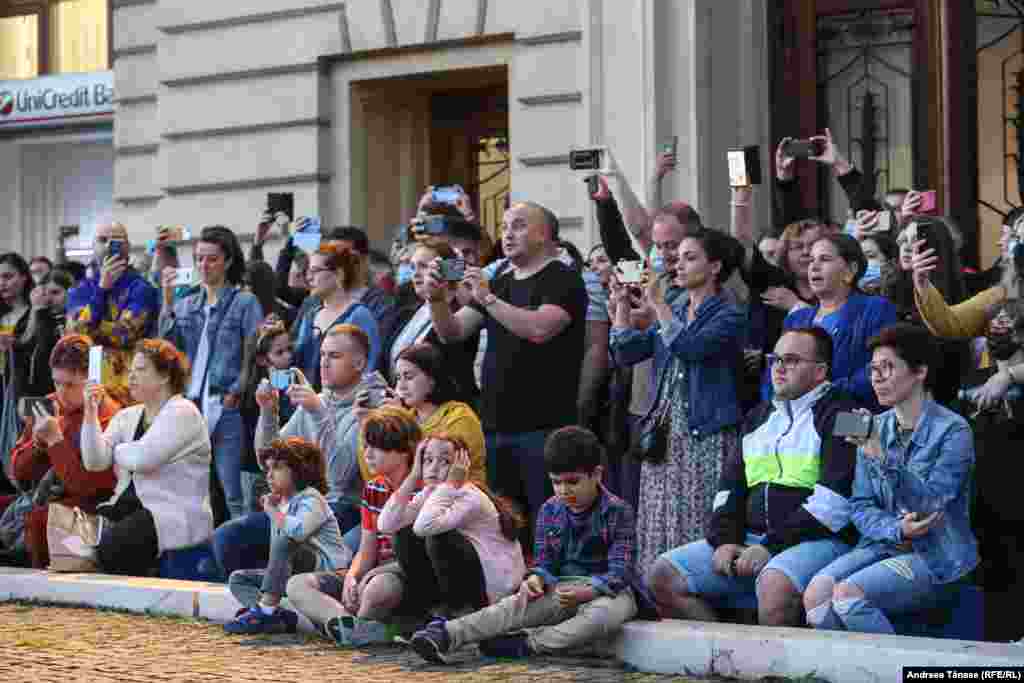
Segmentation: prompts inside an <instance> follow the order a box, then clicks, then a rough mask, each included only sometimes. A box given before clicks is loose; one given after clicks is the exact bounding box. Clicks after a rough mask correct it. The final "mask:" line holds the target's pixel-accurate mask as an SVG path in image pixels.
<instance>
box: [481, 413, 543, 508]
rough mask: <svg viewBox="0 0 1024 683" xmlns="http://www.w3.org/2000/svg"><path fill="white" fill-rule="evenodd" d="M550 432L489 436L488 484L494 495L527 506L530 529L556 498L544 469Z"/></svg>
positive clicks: (486, 439)
mask: <svg viewBox="0 0 1024 683" xmlns="http://www.w3.org/2000/svg"><path fill="white" fill-rule="evenodd" d="M550 433H551V430H540V431H537V432H522V433H519V434H506V433H500V432H490V433H488V434H486V435H485V441H486V444H487V484H488V485H489V486H490V487H491V490H492V491H495V492H496V493H499V494H501V495H504V496H508V497H509V498H512V499H514V500H516V501H518V502H519V503H522V504H524V505H526V506H527V509H529V511H530V521H531V528H532V522H533V520H534V519H536V516H537V511H538V510H540V507H541V506H542V505H543V504H544V503H545V502H546V501H547V499H548V498H550V497H551V496H553V495H554V489H553V488H552V487H551V480H550V479H549V478H548V473H547V470H546V469H545V467H544V442H545V441H546V440H547V438H548V434H550Z"/></svg>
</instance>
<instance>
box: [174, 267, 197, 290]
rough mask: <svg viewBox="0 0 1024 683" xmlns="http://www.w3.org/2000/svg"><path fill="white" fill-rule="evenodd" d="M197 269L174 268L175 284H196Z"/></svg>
mask: <svg viewBox="0 0 1024 683" xmlns="http://www.w3.org/2000/svg"><path fill="white" fill-rule="evenodd" d="M194 277H195V271H194V270H193V269H192V268H175V269H174V286H175V287H191V286H192V285H193V284H194V282H195V281H194Z"/></svg>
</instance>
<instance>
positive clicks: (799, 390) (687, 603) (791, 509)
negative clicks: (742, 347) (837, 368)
mask: <svg viewBox="0 0 1024 683" xmlns="http://www.w3.org/2000/svg"><path fill="white" fill-rule="evenodd" d="M767 358H768V362H769V364H770V366H769V367H770V368H771V379H772V385H773V387H774V390H775V391H774V399H773V400H771V401H765V402H763V403H761V404H760V405H759V406H757V407H756V408H755V409H754V410H752V411H751V412H750V414H749V415H747V418H746V422H745V424H744V427H743V449H742V457H741V458H734V459H731V460H727V461H726V462H724V463H723V464H722V474H721V476H720V478H719V487H718V493H717V494H716V495H715V500H714V512H713V513H712V517H711V523H710V525H709V528H708V535H707V538H706V539H705V540H702V541H696V542H694V543H689V544H687V545H685V546H682V547H680V548H676V549H674V550H670V551H669V552H667V553H665V554H664V555H662V556H661V557H659V558H658V559H657V560H656V561H655V563H654V564H653V565H652V567H651V569H650V571H649V573H648V577H647V578H648V583H649V584H650V587H651V589H652V591H653V593H654V597H655V599H656V600H657V602H658V607H659V611H660V612H661V614H662V616H664V617H674V618H683V619H698V620H703V621H714V620H716V614H715V611H714V607H715V606H717V607H729V606H740V605H742V604H744V603H745V602H746V601H747V600H749V597H750V596H751V595H755V596H756V598H757V609H758V620H759V622H760V623H761V624H762V625H765V626H798V625H800V623H802V617H803V615H802V595H803V592H804V590H805V589H806V588H807V584H808V583H809V582H810V580H811V579H812V578H813V577H814V575H815V574H817V572H818V571H819V570H821V569H822V568H824V567H825V566H826V565H828V564H829V563H830V562H832V561H833V560H835V559H837V558H838V557H840V556H842V555H844V554H846V553H847V552H849V550H850V548H852V547H853V545H854V542H855V540H856V531H855V529H854V527H853V525H852V524H851V523H850V501H849V498H850V494H851V489H852V487H853V476H854V470H855V465H856V458H857V452H856V449H855V448H854V447H853V446H852V445H850V444H849V443H848V442H847V441H846V440H845V439H843V438H841V437H837V436H832V431H833V425H834V424H835V420H836V415H837V414H839V413H840V412H844V411H851V410H853V409H854V408H856V407H857V404H856V403H854V402H853V400H852V399H850V398H849V397H847V396H845V395H844V394H842V393H841V392H840V390H839V389H837V388H835V387H833V386H832V384H831V383H830V382H829V381H828V376H829V366H830V364H831V362H832V338H831V337H829V335H828V333H827V332H825V331H824V330H823V329H821V328H818V327H803V328H796V329H792V330H788V331H787V332H786V333H785V334H783V335H782V337H781V338H780V339H779V341H778V342H777V343H776V344H775V353H772V354H768V356H767Z"/></svg>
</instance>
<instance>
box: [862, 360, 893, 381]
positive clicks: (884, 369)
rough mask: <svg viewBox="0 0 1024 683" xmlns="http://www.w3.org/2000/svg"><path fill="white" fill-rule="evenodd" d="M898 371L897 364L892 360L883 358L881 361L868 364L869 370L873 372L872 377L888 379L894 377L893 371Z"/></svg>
mask: <svg viewBox="0 0 1024 683" xmlns="http://www.w3.org/2000/svg"><path fill="white" fill-rule="evenodd" d="M895 371H896V366H895V365H893V363H892V362H891V361H887V360H883V361H882V362H881V363H871V364H870V365H868V372H870V373H871V379H879V380H886V379H889V378H890V377H892V373H893V372H895Z"/></svg>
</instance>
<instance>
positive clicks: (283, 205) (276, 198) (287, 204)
mask: <svg viewBox="0 0 1024 683" xmlns="http://www.w3.org/2000/svg"><path fill="white" fill-rule="evenodd" d="M267 211H268V212H270V215H271V216H276V215H277V212H278V211H280V212H283V213H285V214H287V216H288V218H289V219H294V218H295V194H294V193H292V192H268V193H267Z"/></svg>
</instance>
